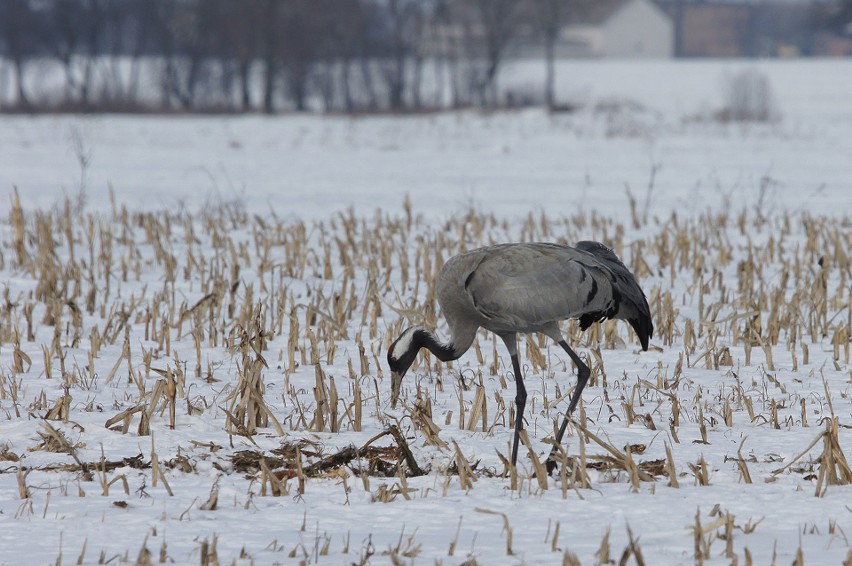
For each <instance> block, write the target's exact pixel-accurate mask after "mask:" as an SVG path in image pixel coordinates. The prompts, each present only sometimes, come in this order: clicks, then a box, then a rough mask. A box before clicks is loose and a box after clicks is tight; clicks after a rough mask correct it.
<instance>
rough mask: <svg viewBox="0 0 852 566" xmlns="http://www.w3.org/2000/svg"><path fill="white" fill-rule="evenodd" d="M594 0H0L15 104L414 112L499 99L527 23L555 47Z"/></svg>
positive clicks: (2, 89) (6, 85)
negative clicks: (568, 21)
mask: <svg viewBox="0 0 852 566" xmlns="http://www.w3.org/2000/svg"><path fill="white" fill-rule="evenodd" d="M590 1H592V0H520V1H519V0H239V1H237V0H38V1H33V0H3V1H2V2H0V57H1V58H2V60H0V109H3V110H6V111H13V110H18V111H38V110H73V111H102V110H119V111H121V110H123V111H146V110H156V111H194V112H205V111H217V112H222V111H225V112H258V111H260V112H267V113H274V112H280V111H303V110H323V111H330V112H370V111H418V110H426V109H432V108H445V107H464V106H485V107H487V106H494V105H497V104H500V103H501V101H500V100H499V97H498V94H497V93H498V91H497V77H498V74H499V70H500V68H501V65H502V63H503V61H504V59H505V55H506V50H507V48H508V46H509V45H510V43H511V42H512V40H513V39H514V38H515V37H516V36H517V35H518V33H519V31H521V30H523V33H525V34H527V36H529V35H532V36H536V37H538V38H540V39H541V40H542V44H543V45H545V46H546V47H547V48H548V49H547V54H548V65H547V69H548V79H547V82H546V83H545V84H544V85H542V94H541V99H542V100H541V102H547V103H550V104H552V103H553V44H554V42H555V41H556V38H557V34H558V32H559V29H560V25H561V24H560V22H561V21H562V19H563V17H564V15H565V14H566V13H567V12H568V10H569V9H572V6H581V5H582V4H583V3H584V2H586V3H588V2H590Z"/></svg>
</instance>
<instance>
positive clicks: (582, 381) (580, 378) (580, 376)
mask: <svg viewBox="0 0 852 566" xmlns="http://www.w3.org/2000/svg"><path fill="white" fill-rule="evenodd" d="M559 345H560V346H562V349H563V350H565V352H566V353H567V354H568V356H569V357H570V358H571V360H572V361H573V362H574V365H576V366H577V387H576V388H575V389H574V394H573V395H571V401H570V403H568V411H567V412H566V413H565V418H564V419H563V420H562V425H561V426H560V427H559V432H557V433H556V440H555V442H554V446H553V449H552V450H551V451H550V456H549V457H548V459H547V462H546V463H545V465H546V467H547V473H548V474H551V473H553V470H555V469H556V460H554V457H555V456H556V453H557V452H558V449H557V446H559V445H560V444H562V437H563V436H564V435H565V429H567V428H568V421H569V420H570V419H571V414H572V413H573V412H574V409H576V408H577V403H579V402H580V396H581V395H582V394H583V388H584V387H586V382H587V381H589V376H590V375H591V374H592V371H591V370H590V369H589V366H587V365H586V364H585V363H583V360H581V359H580V356H578V355H577V353H576V352H575V351H574V350H572V349H571V346H569V345H568V342H566V341H565V340H560V341H559Z"/></svg>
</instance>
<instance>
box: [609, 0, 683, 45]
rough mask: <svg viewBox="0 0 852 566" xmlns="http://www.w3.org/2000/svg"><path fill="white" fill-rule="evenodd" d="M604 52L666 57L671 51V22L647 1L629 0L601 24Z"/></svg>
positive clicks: (672, 30) (672, 36) (672, 25)
mask: <svg viewBox="0 0 852 566" xmlns="http://www.w3.org/2000/svg"><path fill="white" fill-rule="evenodd" d="M603 35H604V45H603V55H604V56H605V57H626V58H667V57H672V55H673V54H674V24H673V23H672V21H671V19H670V18H669V17H668V16H667V15H666V14H665V13H664V12H663V11H662V10H660V9H659V8H658V7H657V6H656V5H655V4H653V3H652V2H650V1H649V0H631V1H629V2H627V3H626V4H624V5H623V6H622V7H621V8H620V9H618V10H617V11H616V12H615V13H614V14H613V15H612V16H610V17H609V18H608V19H607V20H606V21H605V22H604V23H603Z"/></svg>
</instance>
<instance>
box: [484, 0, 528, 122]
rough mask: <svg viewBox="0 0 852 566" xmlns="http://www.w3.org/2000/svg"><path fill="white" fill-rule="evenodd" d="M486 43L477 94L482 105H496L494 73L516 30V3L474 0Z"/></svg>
mask: <svg viewBox="0 0 852 566" xmlns="http://www.w3.org/2000/svg"><path fill="white" fill-rule="evenodd" d="M474 3H475V6H476V8H477V12H478V14H479V18H480V23H481V25H482V32H483V34H484V37H483V39H484V42H485V46H484V47H485V71H484V73H483V76H482V77H481V78H480V79H479V84H478V85H477V94H478V96H479V102H480V104H481V105H483V106H493V105H494V104H496V103H497V72H498V71H499V69H500V64H501V63H502V62H503V56H504V55H505V53H506V48H507V47H508V45H509V43H510V42H511V41H512V38H513V37H514V34H515V32H516V31H517V25H518V20H517V18H516V17H515V16H516V8H517V6H518V2H517V1H516V0H474Z"/></svg>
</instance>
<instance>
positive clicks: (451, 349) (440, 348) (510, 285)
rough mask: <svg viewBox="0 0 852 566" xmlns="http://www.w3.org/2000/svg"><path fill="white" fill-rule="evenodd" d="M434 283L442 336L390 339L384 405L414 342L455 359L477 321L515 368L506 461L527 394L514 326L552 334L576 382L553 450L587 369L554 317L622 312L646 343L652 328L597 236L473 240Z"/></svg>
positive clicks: (631, 281) (410, 333) (422, 333)
mask: <svg viewBox="0 0 852 566" xmlns="http://www.w3.org/2000/svg"><path fill="white" fill-rule="evenodd" d="M436 285H437V289H436V290H437V296H438V303H439V304H440V305H441V312H442V313H443V316H444V318H445V319H446V321H447V326H448V328H449V332H450V340H449V341H448V342H443V341H441V340H439V339H438V337H437V336H436V335H435V333H434V332H433V331H431V330H429V329H427V328H424V327H422V326H412V327H410V328H407V329H406V330H404V331H403V332H402V334H400V335H399V337H398V338H397V339H396V340H395V341H394V342H393V343H392V344H391V345H390V347H389V348H388V356H387V359H388V366H389V367H390V370H391V406H392V407H396V404H397V400H398V399H399V393H400V389H401V385H402V378H403V376H404V375H405V373H406V371H407V370H408V368H409V367H410V366H411V364H412V363H413V362H414V359H415V358H416V357H417V354H418V352H419V351H420V349H421V348H426V349H428V350H429V351H430V352H432V354H433V355H435V356H436V357H437V358H438V359H439V360H441V361H442V362H447V361H451V360H455V359H458V358H459V357H461V356H462V355H463V354H464V353H465V352H466V351H467V350H468V349H469V348H470V346H471V344H472V343H473V340H474V338H475V337H476V333H477V331H478V330H479V328H485V329H486V330H490V331H491V332H493V333H495V334H496V335H497V336H499V337H500V339H501V340H503V343H504V344H505V345H506V349H507V350H508V351H509V356H510V357H511V359H512V369H513V371H514V374H515V386H516V389H517V393H516V395H515V406H516V409H517V410H516V414H515V431H514V439H513V443H512V465H513V466H515V465H517V459H518V442H519V438H520V432H521V429H522V427H523V422H522V421H523V413H524V407H525V405H526V400H527V391H526V388H525V387H524V379H523V374H522V373H521V366H520V362H519V361H518V340H517V335H518V334H519V333H533V332H539V333H542V334H544V335H545V336H548V337H550V338H552V339H553V340H554V341H555V342H556V343H558V344H559V345H560V346H561V347H562V349H563V350H565V352H566V353H567V354H568V356H569V357H570V358H571V360H572V361H573V362H574V364H575V365H576V366H577V387H576V388H575V389H574V392H573V394H572V395H571V400H570V402H569V404H568V410H567V412H566V413H565V418H564V420H563V422H562V425H561V426H560V428H559V431H558V433H557V436H556V442H555V445H554V451H555V446H558V445H560V443H561V442H562V437H563V435H564V434H565V429H566V428H567V426H568V421H569V418H570V416H571V414H572V413H573V411H574V409H575V408H576V406H577V403H578V402H579V400H580V395H581V394H582V393H583V388H584V387H585V385H586V382H587V381H588V379H589V375H590V373H591V371H590V369H589V367H588V366H587V365H586V364H585V363H584V362H583V360H582V359H580V357H579V356H578V355H577V353H576V352H574V350H573V349H572V348H571V346H569V345H568V343H567V342H566V341H565V338H564V337H563V336H562V333H561V331H560V329H559V322H560V321H562V320H566V319H571V318H574V319H579V321H580V328H581V329H582V330H586V329H587V328H589V326H591V325H592V323H594V322H598V321H602V320H606V319H622V320H626V321H627V322H628V323H630V326H632V327H633V330H635V332H636V335H637V336H638V338H639V342H640V344H641V345H642V349H643V350H646V351H647V349H648V340H649V339H650V338H651V337H652V335H653V333H654V324H653V322H652V320H651V312H650V309H649V308H648V301H647V299H646V298H645V294H644V293H643V292H642V289H641V288H640V287H639V284H638V283H637V282H636V278H635V277H634V276H633V274H632V273H631V272H630V270H629V269H627V267H626V266H625V265H624V264H623V263H622V262H621V260H620V259H619V258H618V256H617V255H616V254H615V252H613V251H612V249H610V248H608V247H607V246H605V245H603V244H601V243H599V242H592V241H582V242H578V243H577V244H576V245H575V246H573V247H572V246H566V245H561V244H554V243H544V242H538V243H511V244H497V245H492V246H486V247H483V248H478V249H475V250H471V251H468V252H465V253H462V254H459V255H456V256H454V257H452V258H450V259H449V260H447V262H446V263H445V264H444V266H443V268H441V271H440V273H439V274H438V280H437V283H436ZM553 455H554V452H553V451H552V452H551V456H550V458H549V460H548V462H547V464H548V466H547V469H548V472H552V471H553V469H554V468H555V467H556V463H555V461H554V460H553Z"/></svg>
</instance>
